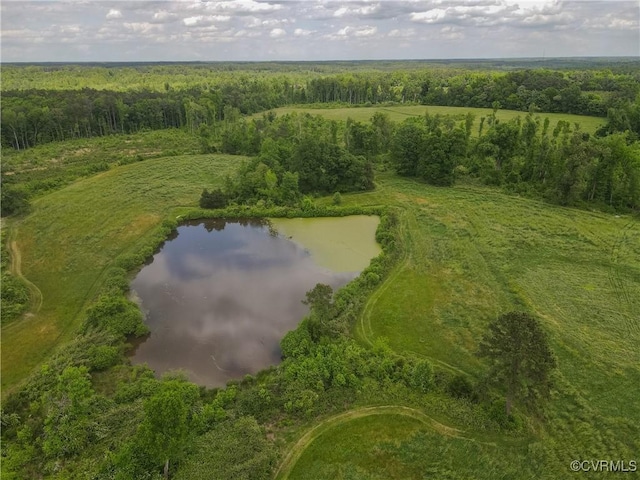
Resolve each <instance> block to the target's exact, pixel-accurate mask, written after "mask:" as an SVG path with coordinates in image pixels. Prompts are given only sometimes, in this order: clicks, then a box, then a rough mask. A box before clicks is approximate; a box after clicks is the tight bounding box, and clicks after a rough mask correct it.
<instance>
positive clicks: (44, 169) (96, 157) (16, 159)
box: [2, 129, 200, 194]
mask: <svg viewBox="0 0 640 480" xmlns="http://www.w3.org/2000/svg"><path fill="white" fill-rule="evenodd" d="M199 148H200V147H199V144H198V139H197V138H196V136H195V135H192V134H190V133H189V132H187V131H186V130H179V129H168V130H154V131H147V132H140V133H136V134H130V135H128V134H122V135H109V136H105V137H97V138H79V139H75V140H69V141H65V142H52V143H47V144H44V145H38V146H36V147H33V148H29V149H27V150H19V151H16V150H13V149H11V148H7V149H5V150H4V151H3V158H2V174H3V175H4V178H5V179H7V180H9V181H11V182H14V183H20V184H22V185H23V186H24V188H27V189H28V190H30V191H31V192H33V193H35V194H37V193H42V192H46V191H50V190H55V189H58V188H61V187H63V186H65V185H68V184H70V183H72V182H73V181H74V180H76V179H78V178H81V177H87V176H91V175H94V174H96V173H97V172H99V171H104V170H107V169H108V168H109V167H113V166H116V165H119V164H128V163H133V162H136V161H140V160H146V159H149V158H158V157H164V156H175V155H184V154H194V153H198V152H199V151H200V150H199Z"/></svg>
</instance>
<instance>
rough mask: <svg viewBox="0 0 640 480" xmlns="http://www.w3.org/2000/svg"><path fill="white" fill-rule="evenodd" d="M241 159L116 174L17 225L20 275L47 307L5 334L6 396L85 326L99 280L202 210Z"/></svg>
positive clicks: (147, 166)
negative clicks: (211, 190) (205, 195)
mask: <svg viewBox="0 0 640 480" xmlns="http://www.w3.org/2000/svg"><path fill="white" fill-rule="evenodd" d="M240 161H241V157H232V156H227V155H202V156H177V157H168V158H159V159H152V160H147V161H144V162H139V163H135V164H131V165H126V166H122V167H118V168H114V169H112V170H109V171H107V172H105V173H102V174H99V175H97V176H94V177H91V178H88V179H85V180H82V181H80V182H77V183H74V184H73V185H71V186H69V187H66V188H64V189H62V190H59V191H56V192H53V193H51V194H49V195H46V196H44V197H41V198H39V199H37V200H35V201H34V202H33V213H32V214H30V215H29V216H28V217H26V218H25V219H24V220H22V221H20V222H16V223H15V224H14V225H13V228H14V230H13V237H12V238H13V239H14V240H15V241H16V244H17V247H18V249H19V252H20V254H21V257H22V262H21V267H22V273H23V274H24V275H25V276H26V278H27V279H29V280H30V281H31V282H33V283H34V284H35V285H37V287H38V288H39V289H40V291H41V293H42V306H41V308H40V310H39V312H37V315H35V316H27V317H25V318H23V319H21V320H18V321H15V322H13V323H12V324H11V325H9V326H8V327H7V328H3V330H2V388H3V394H6V392H7V390H8V389H10V388H11V387H13V386H15V385H16V384H17V383H18V382H19V381H20V380H22V379H24V378H25V377H26V376H27V375H28V374H29V372H30V371H31V370H32V369H33V368H34V367H35V366H37V365H38V364H39V363H41V362H42V361H43V360H45V359H46V358H47V356H48V355H50V353H51V350H52V349H53V348H54V347H55V346H56V345H58V344H60V343H61V342H63V341H65V340H68V339H69V338H70V337H71V336H72V335H73V333H74V332H75V331H76V330H77V328H78V327H79V325H80V324H81V322H82V315H81V312H82V309H83V307H85V306H86V304H87V302H88V301H90V300H91V299H92V296H93V295H95V292H96V289H97V287H98V286H99V285H100V280H101V275H102V273H103V272H104V271H105V269H106V268H107V267H108V266H109V265H111V264H113V262H114V259H116V258H117V257H118V256H119V255H124V254H127V253H128V252H130V251H131V250H132V249H134V248H135V247H136V245H138V244H139V242H141V241H143V240H144V238H145V237H146V236H148V235H151V234H152V233H153V232H154V230H155V229H156V228H157V227H158V226H159V225H160V223H161V222H162V220H163V219H164V218H167V217H171V216H174V217H175V215H176V213H175V211H176V209H177V208H179V207H196V206H197V202H198V199H199V196H200V192H201V191H202V189H203V188H204V187H211V186H212V185H215V184H218V183H221V182H222V181H223V179H224V177H225V175H226V174H227V173H230V172H231V171H233V170H234V169H235V167H236V165H237V164H238V163H239V162H240Z"/></svg>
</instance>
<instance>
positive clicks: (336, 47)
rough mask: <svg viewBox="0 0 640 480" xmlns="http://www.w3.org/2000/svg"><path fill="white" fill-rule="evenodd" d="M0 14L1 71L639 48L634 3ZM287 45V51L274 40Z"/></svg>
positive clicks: (195, 3) (151, 4) (260, 4)
mask: <svg viewBox="0 0 640 480" xmlns="http://www.w3.org/2000/svg"><path fill="white" fill-rule="evenodd" d="M107 2H109V3H107ZM0 9H1V13H2V15H1V17H0V22H1V24H0V27H1V28H0V41H1V42H0V44H1V48H2V59H3V60H4V61H7V62H10V61H27V62H28V61H47V60H49V61H67V60H69V61H127V60H145V59H148V60H178V61H179V60H186V59H201V60H234V59H238V60H251V59H256V60H278V59H291V60H296V59H314V58H316V59H358V58H367V59H371V58H394V57H398V58H436V57H437V58H443V57H444V58H446V57H467V58H472V57H478V56H481V57H500V56H538V55H541V54H542V52H543V50H546V55H547V56H571V55H593V56H607V55H636V56H637V55H638V53H639V50H638V45H639V44H640V25H639V24H638V2H637V0H616V1H606V0H603V1H579V0H562V1H561V0H548V1H545V0H393V1H392V0H372V1H365V0H348V1H341V0H313V1H312V0H297V1H288V0H226V1H223V0H214V1H204V0H161V1H145V2H142V1H129V2H125V1H119V0H105V1H100V2H98V1H91V0H79V1H68V2H66V1H37V0H32V1H25V2H18V1H5V2H1V3H0ZM118 19H123V20H118ZM124 20H126V22H125V21H124ZM288 36H291V37H295V40H296V41H295V42H286V43H285V42H282V41H279V40H278V39H282V38H287V37H288ZM327 40H333V41H331V42H328V41H327ZM74 42H76V43H77V44H78V45H84V46H85V47H83V48H84V50H78V49H73V48H70V45H73V44H74ZM221 43H224V44H225V46H224V48H211V45H212V44H213V45H215V44H221Z"/></svg>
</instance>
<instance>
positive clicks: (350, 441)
mask: <svg viewBox="0 0 640 480" xmlns="http://www.w3.org/2000/svg"><path fill="white" fill-rule="evenodd" d="M524 452H525V450H523V448H522V447H518V446H512V447H509V446H505V445H500V446H498V445H496V444H490V443H482V442H478V441H476V440H474V439H469V438H464V437H461V436H457V435H451V434H449V435H448V434H445V433H443V432H441V431H438V430H437V429H434V428H432V427H431V426H430V425H428V424H427V423H426V422H424V421H422V419H420V418H419V417H416V416H408V415H403V414H399V413H385V412H380V413H376V412H374V413H372V414H371V415H368V416H362V417H357V418H354V419H352V420H349V421H346V422H343V423H340V424H339V425H335V426H332V427H331V428H328V429H326V430H324V431H323V432H322V433H321V434H320V435H318V436H317V437H316V438H315V439H314V440H312V442H311V443H310V444H309V445H308V446H307V448H306V449H305V450H304V452H303V453H302V455H301V456H300V457H299V458H298V460H297V462H296V463H295V464H294V465H293V466H292V468H291V469H290V470H289V472H288V475H287V474H286V472H283V473H284V474H281V475H280V476H278V477H277V478H279V479H282V480H284V479H287V478H288V479H290V480H295V479H308V478H313V479H316V480H322V479H327V480H329V479H371V480H377V479H379V480H393V479H407V480H408V479H416V480H419V479H423V478H438V479H458V478H476V479H508V478H516V476H517V477H518V478H527V477H529V478H540V475H539V473H540V472H538V471H536V470H537V469H536V468H532V465H528V464H527V463H526V460H525V458H524V455H523V454H524ZM519 462H522V463H519ZM541 466H542V465H538V466H537V467H538V469H539V468H540V467H541Z"/></svg>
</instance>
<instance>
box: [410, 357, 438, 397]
mask: <svg viewBox="0 0 640 480" xmlns="http://www.w3.org/2000/svg"><path fill="white" fill-rule="evenodd" d="M432 384H433V367H432V366H431V363H429V362H428V361H427V360H419V361H418V362H416V364H415V365H414V367H413V370H412V372H411V386H412V387H414V388H417V389H418V390H420V391H421V392H422V393H426V392H428V391H429V389H430V388H431V385H432Z"/></svg>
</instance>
